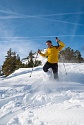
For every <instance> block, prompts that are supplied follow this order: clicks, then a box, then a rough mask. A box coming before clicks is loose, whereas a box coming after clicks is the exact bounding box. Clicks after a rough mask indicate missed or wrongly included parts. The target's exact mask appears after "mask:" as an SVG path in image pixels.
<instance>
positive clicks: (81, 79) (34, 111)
mask: <svg viewBox="0 0 84 125" xmlns="http://www.w3.org/2000/svg"><path fill="white" fill-rule="evenodd" d="M65 68H66V72H67V75H66V72H65ZM31 71H32V69H25V68H22V69H19V70H17V71H15V72H14V73H13V74H11V75H10V76H9V77H7V78H5V79H0V114H1V115H0V125H6V124H7V125H84V64H82V63H81V64H69V63H67V64H65V67H64V65H63V63H60V64H59V77H60V80H59V81H58V82H57V81H55V80H54V79H53V78H51V79H49V78H47V76H46V74H45V73H44V72H43V70H42V66H39V67H36V68H34V70H33V72H32V74H31ZM30 74H31V77H30Z"/></svg>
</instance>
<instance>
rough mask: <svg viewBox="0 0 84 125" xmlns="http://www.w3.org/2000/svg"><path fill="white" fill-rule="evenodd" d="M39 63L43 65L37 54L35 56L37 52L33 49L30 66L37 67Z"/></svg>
mask: <svg viewBox="0 0 84 125" xmlns="http://www.w3.org/2000/svg"><path fill="white" fill-rule="evenodd" d="M39 65H41V61H38V60H37V55H36V56H35V53H32V51H30V53H29V56H28V68H31V67H36V66H39Z"/></svg>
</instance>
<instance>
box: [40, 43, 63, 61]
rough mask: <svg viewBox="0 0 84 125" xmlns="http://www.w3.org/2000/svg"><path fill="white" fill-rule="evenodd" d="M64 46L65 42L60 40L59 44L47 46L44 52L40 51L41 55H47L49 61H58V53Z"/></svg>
mask: <svg viewBox="0 0 84 125" xmlns="http://www.w3.org/2000/svg"><path fill="white" fill-rule="evenodd" d="M64 46H65V44H64V43H63V42H62V41H60V42H59V46H51V47H50V48H47V50H46V52H45V53H44V54H43V53H40V55H41V56H43V57H47V58H48V62H49V63H58V53H59V51H60V50H62V48H63V47H64Z"/></svg>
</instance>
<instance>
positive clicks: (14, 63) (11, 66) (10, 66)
mask: <svg viewBox="0 0 84 125" xmlns="http://www.w3.org/2000/svg"><path fill="white" fill-rule="evenodd" d="M34 54H35V53H32V51H30V53H29V55H28V57H27V58H25V59H27V60H28V63H27V64H23V63H22V62H21V61H20V56H19V55H18V54H17V55H16V52H12V50H11V48H10V49H9V51H7V56H6V58H5V61H4V64H3V65H2V72H3V74H4V75H5V76H8V75H10V74H11V73H13V72H14V71H15V70H17V69H19V68H31V67H35V66H38V65H41V61H38V60H37V59H36V57H34Z"/></svg>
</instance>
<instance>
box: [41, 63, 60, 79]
mask: <svg viewBox="0 0 84 125" xmlns="http://www.w3.org/2000/svg"><path fill="white" fill-rule="evenodd" d="M49 68H51V69H52V71H53V74H54V79H57V78H58V64H57V63H49V62H48V61H47V62H46V63H45V65H44V66H43V71H44V72H48V69H49Z"/></svg>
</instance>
